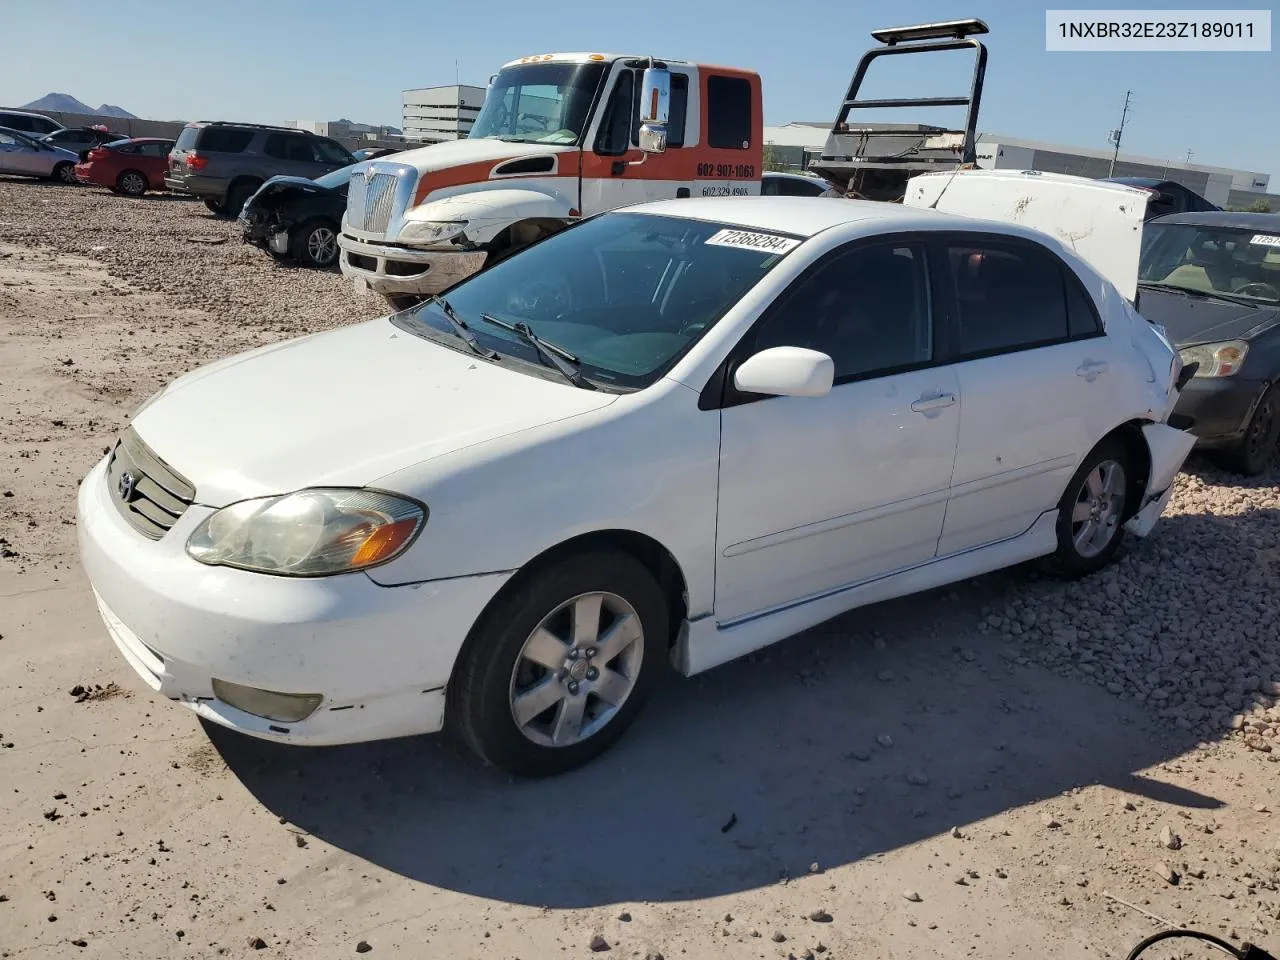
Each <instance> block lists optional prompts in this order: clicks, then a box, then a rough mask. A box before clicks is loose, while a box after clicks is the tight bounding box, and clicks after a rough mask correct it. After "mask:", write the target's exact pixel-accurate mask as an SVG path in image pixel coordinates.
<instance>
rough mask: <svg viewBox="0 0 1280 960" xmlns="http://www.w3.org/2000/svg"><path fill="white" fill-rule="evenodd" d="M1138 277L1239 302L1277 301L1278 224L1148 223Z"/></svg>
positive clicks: (1279, 272) (1148, 282)
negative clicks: (1264, 226) (1256, 226)
mask: <svg viewBox="0 0 1280 960" xmlns="http://www.w3.org/2000/svg"><path fill="white" fill-rule="evenodd" d="M1138 280H1139V281H1140V282H1141V283H1143V284H1145V285H1148V286H1157V287H1176V288H1178V289H1182V290H1194V291H1200V292H1203V293H1209V294H1218V295H1223V296H1229V297H1233V298H1237V299H1244V300H1262V301H1271V302H1274V301H1280V227H1278V228H1277V229H1274V230H1271V231H1266V230H1248V229H1242V228H1240V227H1210V226H1202V225H1199V224H1192V223H1165V224H1161V223H1149V224H1147V227H1146V229H1145V230H1144V231H1143V238H1142V259H1141V262H1140V264H1139V268H1138Z"/></svg>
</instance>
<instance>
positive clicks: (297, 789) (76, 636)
mask: <svg viewBox="0 0 1280 960" xmlns="http://www.w3.org/2000/svg"><path fill="white" fill-rule="evenodd" d="M377 311H378V307H377V304H376V302H374V301H371V300H369V301H363V302H361V301H357V300H356V298H355V296H354V294H353V293H352V292H351V291H350V289H349V288H348V286H347V285H346V284H345V283H343V281H342V278H341V276H340V275H338V274H337V273H336V272H333V273H317V272H312V271H306V270H300V269H292V268H289V267H285V266H281V265H278V264H276V263H274V262H273V261H271V260H270V259H269V258H268V257H266V256H265V255H264V254H262V253H261V252H259V251H257V250H255V249H252V248H249V247H246V246H243V245H242V244H241V243H240V242H239V239H238V237H236V236H235V234H234V230H233V227H232V225H231V224H229V223H227V222H225V221H220V220H215V219H213V218H212V217H211V216H210V215H208V214H207V213H206V211H205V209H204V208H203V206H201V205H200V204H198V203H191V202H188V201H183V200H178V199H172V198H167V197H163V196H148V197H146V198H143V199H141V200H130V199H126V198H124V197H118V196H114V195H111V194H109V193H107V192H105V191H100V190H95V189H88V188H79V189H77V188H69V187H62V186H53V185H44V184H30V183H23V182H20V181H16V180H4V179H0V957H22V958H39V957H67V956H77V957H79V956H83V957H86V958H88V957H104V958H107V957H110V958H121V957H123V958H155V957H161V956H174V957H193V958H195V957H215V956H246V955H255V956H261V957H289V958H297V957H301V958H311V957H345V956H349V955H355V954H357V953H366V952H371V953H374V954H377V955H378V956H397V957H399V956H403V957H425V956H442V957H459V958H473V957H474V958H524V960H532V958H540V957H552V956H569V957H579V956H580V957H585V956H588V955H590V954H592V953H593V952H599V953H605V952H606V951H607V952H608V955H610V956H615V955H616V956H625V957H647V958H656V957H658V956H663V957H666V958H668V960H675V958H678V957H684V956H688V957H699V958H701V957H726V958H728V957H733V958H738V957H744V958H750V957H764V958H773V957H790V956H794V957H808V956H822V957H834V958H859V960H861V958H873V957H878V958H899V957H942V958H968V957H991V958H1004V957H1022V956H1028V957H1029V956H1035V957H1046V958H1067V957H1071V958H1076V957H1123V956H1124V955H1125V953H1126V952H1127V951H1128V949H1129V948H1130V947H1131V946H1132V945H1133V944H1134V943H1136V942H1137V941H1138V940H1139V939H1140V938H1141V937H1143V936H1145V935H1146V934H1148V933H1150V932H1152V931H1154V930H1157V929H1160V927H1161V925H1162V924H1164V923H1169V924H1174V925H1191V926H1195V927H1197V928H1200V929H1203V930H1207V931H1210V932H1214V933H1218V934H1220V935H1224V936H1229V937H1231V938H1233V939H1235V940H1237V942H1238V941H1239V940H1242V939H1247V940H1253V941H1255V942H1258V943H1259V944H1261V945H1263V946H1265V947H1268V948H1269V949H1270V950H1271V951H1272V952H1280V893H1278V892H1277V882H1278V881H1280V765H1278V764H1277V762H1276V761H1277V760H1280V739H1278V738H1277V737H1278V731H1280V712H1278V711H1277V708H1276V705H1275V704H1276V697H1277V694H1280V590H1277V587H1280V487H1278V486H1277V484H1278V483H1280V472H1275V471H1273V473H1272V474H1271V475H1269V476H1267V477H1264V478H1262V479H1261V480H1258V481H1250V482H1244V481H1241V480H1239V479H1238V478H1233V477H1230V476H1228V475H1225V474H1222V473H1219V472H1217V471H1216V470H1215V469H1214V468H1213V467H1211V466H1210V465H1208V464H1207V463H1204V462H1202V461H1201V460H1199V459H1193V461H1192V462H1191V463H1189V464H1188V472H1187V473H1186V474H1184V475H1183V477H1182V478H1181V479H1180V482H1179V488H1178V492H1177V495H1176V497H1175V500H1174V502H1173V504H1172V505H1171V507H1170V509H1169V512H1168V515H1167V516H1166V517H1165V519H1164V520H1163V521H1162V522H1161V524H1160V525H1159V526H1158V527H1157V531H1156V533H1155V534H1154V535H1153V536H1152V537H1151V538H1149V539H1148V540H1146V541H1141V542H1137V541H1135V542H1132V543H1130V544H1129V545H1128V547H1127V551H1126V554H1125V555H1124V556H1123V558H1122V559H1121V561H1120V562H1119V563H1118V564H1116V565H1115V567H1113V568H1112V569H1110V570H1108V571H1106V572H1104V573H1103V574H1101V575H1099V576H1097V577H1095V578H1092V579H1090V580H1087V581H1084V582H1082V583H1078V584H1073V585H1063V584H1060V583H1056V582H1054V581H1051V580H1045V579H1042V578H1041V577H1040V576H1039V575H1038V574H1037V573H1036V571H1035V570H1034V568H1029V569H1019V570H1015V571H1011V572H1008V573H1005V574H1000V575H997V576H991V577H985V578H982V579H980V580H978V581H974V582H970V583H965V584H961V585H958V586H956V587H955V588H953V589H951V590H946V591H940V592H937V593H934V594H931V595H928V596H926V597H917V598H912V599H910V600H907V601H901V602H896V603H891V604H886V605H882V606H879V607H875V608H872V609H868V610H864V611H859V612H856V613H854V614H852V615H849V616H846V617H843V618H841V619H838V620H835V621H832V622H830V623H828V624H826V625H824V626H823V627H821V628H818V629H816V630H813V631H810V632H809V633H808V634H806V635H804V636H802V637H798V638H794V639H792V640H790V641H788V642H786V643H784V644H780V645H779V646H777V647H775V648H773V649H771V650H769V651H767V652H765V653H763V654H760V655H756V656H754V657H751V658H749V659H747V660H744V661H740V662H737V663H734V664H730V665H728V666H726V667H723V668H720V669H718V670H715V671H712V672H711V673H710V674H707V675H705V676H702V677H700V678H697V679H694V680H682V679H680V678H678V677H674V676H673V677H672V679H671V681H670V682H669V683H667V684H665V685H664V687H663V689H662V690H661V691H660V692H659V695H658V696H657V697H655V699H654V701H653V702H652V703H651V704H650V705H649V707H648V708H647V710H646V712H645V714H644V715H643V716H642V717H641V719H640V721H639V722H638V723H637V725H636V726H635V728H634V729H633V730H632V731H631V732H630V733H629V735H628V736H627V737H626V738H625V739H624V741H623V742H622V743H621V744H620V745H619V746H618V747H617V748H616V749H614V750H613V751H611V752H610V753H609V754H608V755H606V756H605V757H604V758H602V759H601V760H600V761H598V762H596V763H595V764H593V765H591V766H590V767H588V768H587V769H584V770H581V771H578V772H576V773H573V774H570V775H567V776H564V777H561V778H558V779H555V780H551V781H543V782H536V783H529V782H516V781H511V780H508V779H506V778H505V777H502V776H500V775H498V774H496V773H494V772H493V771H491V770H488V769H485V768H482V767H481V766H479V765H478V764H477V763H476V762H474V761H473V760H471V759H470V757H469V756H468V755H465V754H463V753H462V752H461V751H460V750H459V749H458V748H456V747H455V746H453V745H452V743H451V742H450V741H449V740H448V739H447V738H441V737H429V738H415V739H407V740H400V741H392V742H386V743H381V744H371V745H362V746H353V747H343V748H331V749H311V750H307V749H302V748H285V747H280V746H277V745H273V744H267V743H260V742H257V741H253V740H249V739H246V738H242V737H239V736H236V735H234V734H229V733H226V732H225V731H220V730H217V729H213V728H211V729H205V728H204V727H202V726H201V724H200V723H199V722H198V721H197V720H196V718H195V717H194V716H193V715H192V714H191V713H189V712H188V711H186V710H184V709H182V708H180V707H178V706H176V705H174V704H171V703H169V702H167V701H162V700H157V699H156V698H154V697H153V696H152V695H151V694H150V691H149V690H148V689H147V688H146V687H145V686H144V685H143V684H142V683H141V681H139V680H138V679H137V678H136V677H135V676H134V675H133V674H132V672H131V671H130V669H129V668H128V667H127V666H126V664H125V663H124V661H123V660H122V659H121V657H120V656H119V655H118V654H117V652H116V650H115V649H114V647H113V646H112V644H111V643H110V641H109V639H108V636H107V633H106V630H105V628H104V627H103V626H102V624H101V622H100V621H99V618H98V615H97V611H96V609H95V605H94V602H93V599H92V595H91V593H90V591H89V588H88V585H87V583H86V581H85V578H84V576H83V574H82V572H81V571H80V568H79V565H78V559H77V554H76V545H75V526H74V495H75V488H76V485H77V483H78V482H79V480H80V479H81V477H83V476H84V474H85V473H86V472H87V471H88V469H89V468H90V466H91V465H92V464H93V462H94V461H95V460H96V459H97V458H99V457H100V456H101V455H102V453H103V451H104V449H105V448H106V447H107V446H108V445H109V444H110V443H111V442H112V438H113V437H114V435H115V434H116V433H117V432H118V431H119V430H120V428H121V427H122V426H123V424H124V423H125V422H126V419H127V415H128V413H129V412H130V411H131V410H132V409H133V408H134V407H135V406H136V405H137V404H139V403H140V402H141V401H142V400H144V399H145V398H146V397H147V396H148V395H150V393H151V392H152V391H154V390H155V389H157V388H158V387H159V386H160V385H161V384H162V383H163V382H165V381H166V380H168V379H171V378H172V377H174V376H175V375H177V374H178V373H179V372H181V371H184V370H187V369H190V368H192V367H194V366H196V365H198V364H201V363H204V362H206V361H209V360H212V359H215V358H217V357H220V356H224V355H226V354H229V353H233V352H236V351H240V350H243V349H245V348H248V347H251V346H255V345H258V344H261V343H265V342H268V341H271V340H276V339H280V338H284V337H289V336H294V335H298V334H301V333H304V332H310V331H313V330H318V329H322V328H325V327H331V326H335V325H339V324H343V323H348V322H351V321H354V320H357V319H361V318H364V317H369V316H372V315H375V314H376V313H377ZM1153 955H1157V954H1155V952H1153ZM1208 955H1209V954H1207V953H1205V952H1203V951H1201V952H1196V951H1190V952H1187V951H1175V950H1166V951H1165V952H1164V953H1162V954H1158V956H1161V957H1171V956H1208Z"/></svg>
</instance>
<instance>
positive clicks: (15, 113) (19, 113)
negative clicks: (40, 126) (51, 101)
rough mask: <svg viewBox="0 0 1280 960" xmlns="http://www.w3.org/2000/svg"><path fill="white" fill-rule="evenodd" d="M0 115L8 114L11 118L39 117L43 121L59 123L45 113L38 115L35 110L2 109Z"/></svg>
mask: <svg viewBox="0 0 1280 960" xmlns="http://www.w3.org/2000/svg"><path fill="white" fill-rule="evenodd" d="M0 113H5V114H8V115H9V116H11V117H39V118H40V119H41V120H50V121H52V122H53V123H57V122H58V121H57V120H54V119H53V117H46V116H45V115H44V114H43V113H36V112H35V111H34V110H10V109H9V108H8V107H3V108H0Z"/></svg>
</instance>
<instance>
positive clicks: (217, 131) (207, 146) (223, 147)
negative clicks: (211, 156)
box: [178, 127, 253, 153]
mask: <svg viewBox="0 0 1280 960" xmlns="http://www.w3.org/2000/svg"><path fill="white" fill-rule="evenodd" d="M182 132H183V133H184V134H185V133H186V131H185V130H183V131H182ZM178 139H179V140H181V139H182V138H181V137H179V138H178ZM252 141H253V131H252V130H237V129H236V128H235V127H205V128H204V130H202V131H200V136H199V140H198V144H199V147H198V148H199V149H200V150H208V151H209V152H210V153H244V152H245V150H247V149H248V148H249V144H250V143H251V142H252Z"/></svg>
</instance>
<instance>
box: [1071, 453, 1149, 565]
mask: <svg viewBox="0 0 1280 960" xmlns="http://www.w3.org/2000/svg"><path fill="white" fill-rule="evenodd" d="M1129 463H1130V458H1129V451H1128V449H1127V448H1126V447H1125V445H1124V443H1123V442H1122V441H1120V440H1119V439H1117V438H1115V437H1111V438H1108V439H1106V440H1104V441H1103V442H1102V443H1100V444H1098V445H1097V446H1096V447H1094V448H1093V450H1091V451H1090V452H1089V455H1088V456H1087V457H1085V459H1084V462H1083V463H1081V464H1080V468H1079V469H1078V470H1076V472H1075V475H1074V476H1073V477H1072V478H1071V482H1070V483H1068V484H1067V489H1066V491H1065V492H1064V493H1063V495H1062V499H1061V500H1060V501H1059V502H1058V524H1057V533H1058V549H1057V551H1056V552H1055V553H1054V555H1053V565H1054V567H1055V568H1056V572H1057V573H1058V574H1060V575H1061V576H1063V577H1064V578H1066V579H1077V578H1079V577H1085V576H1088V575H1089V574H1091V573H1094V572H1096V571H1098V570H1101V569H1102V568H1103V567H1105V566H1106V565H1107V564H1108V563H1110V562H1111V558H1112V557H1113V556H1115V552H1116V551H1117V550H1118V549H1119V548H1120V543H1121V541H1122V540H1123V539H1124V520H1125V517H1126V516H1127V515H1128V514H1127V512H1126V508H1127V507H1128V505H1129V504H1128V498H1129V489H1130V484H1129V478H1130V476H1131V468H1130V466H1129Z"/></svg>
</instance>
